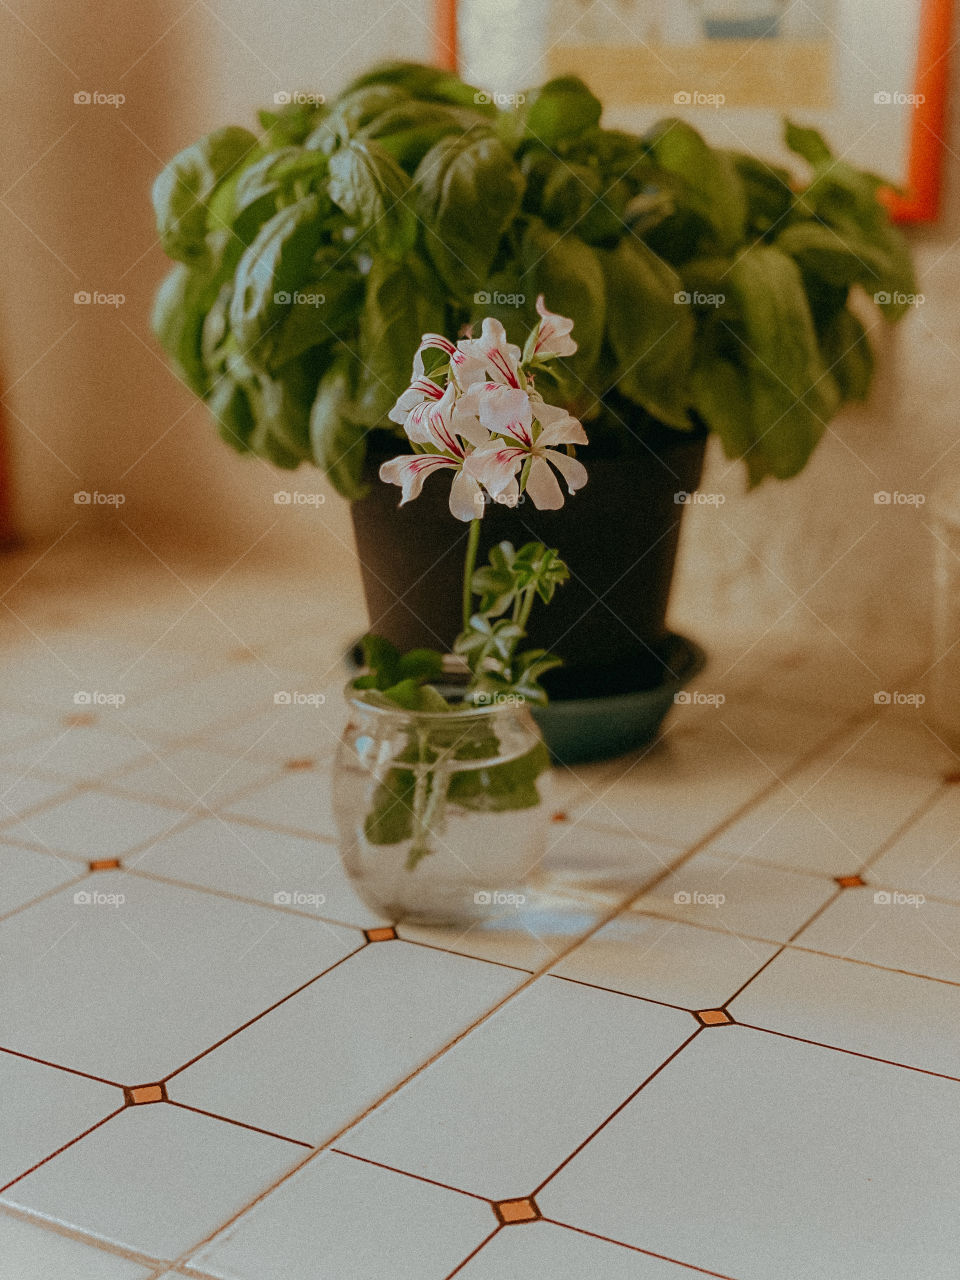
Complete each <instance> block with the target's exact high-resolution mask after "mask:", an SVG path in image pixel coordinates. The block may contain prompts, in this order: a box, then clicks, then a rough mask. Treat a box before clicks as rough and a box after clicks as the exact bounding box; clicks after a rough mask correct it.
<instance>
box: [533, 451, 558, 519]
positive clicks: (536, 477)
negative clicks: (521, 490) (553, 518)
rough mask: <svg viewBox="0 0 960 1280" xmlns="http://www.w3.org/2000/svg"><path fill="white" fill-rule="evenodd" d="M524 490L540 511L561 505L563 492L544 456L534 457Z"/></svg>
mask: <svg viewBox="0 0 960 1280" xmlns="http://www.w3.org/2000/svg"><path fill="white" fill-rule="evenodd" d="M526 492H527V493H529V495H530V499H531V501H532V502H533V505H534V506H535V507H537V508H539V510H540V511H556V510H557V508H558V507H562V506H563V492H562V490H561V488H560V486H559V485H558V484H557V477H556V476H555V475H554V474H553V472H552V471H551V470H550V463H549V462H547V460H546V458H534V460H533V462H532V463H531V466H530V474H529V475H528V476H527V487H526Z"/></svg>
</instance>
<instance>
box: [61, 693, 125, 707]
mask: <svg viewBox="0 0 960 1280" xmlns="http://www.w3.org/2000/svg"><path fill="white" fill-rule="evenodd" d="M126 700H127V695H126V694H125V693H100V692H99V691H96V690H95V691H93V692H91V691H90V690H88V689H78V690H77V692H76V693H75V694H74V695H73V702H74V706H77V707H122V706H123V704H124V703H125V702H126Z"/></svg>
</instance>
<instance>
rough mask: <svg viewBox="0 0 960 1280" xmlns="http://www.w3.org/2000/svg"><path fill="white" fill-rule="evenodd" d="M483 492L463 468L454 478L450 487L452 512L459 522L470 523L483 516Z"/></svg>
mask: <svg viewBox="0 0 960 1280" xmlns="http://www.w3.org/2000/svg"><path fill="white" fill-rule="evenodd" d="M483 510H484V503H483V490H482V489H481V488H480V485H479V484H478V483H477V481H476V480H475V479H474V478H473V476H471V475H468V474H467V472H466V471H465V470H464V469H463V468H461V469H460V471H459V472H458V473H457V474H456V475H455V476H454V477H453V484H452V485H451V486H450V512H451V514H452V515H454V516H456V518H457V519H458V520H463V521H464V522H466V523H469V522H470V521H471V520H476V519H477V518H478V517H479V516H482V515H483Z"/></svg>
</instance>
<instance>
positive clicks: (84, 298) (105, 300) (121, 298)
mask: <svg viewBox="0 0 960 1280" xmlns="http://www.w3.org/2000/svg"><path fill="white" fill-rule="evenodd" d="M126 300H127V295H126V294H125V293H104V292H103V291H102V290H100V289H94V290H92V291H91V290H90V289H78V290H77V291H76V293H75V294H74V295H73V302H74V306H77V307H115V308H116V307H122V306H123V304H124V303H125V302H126Z"/></svg>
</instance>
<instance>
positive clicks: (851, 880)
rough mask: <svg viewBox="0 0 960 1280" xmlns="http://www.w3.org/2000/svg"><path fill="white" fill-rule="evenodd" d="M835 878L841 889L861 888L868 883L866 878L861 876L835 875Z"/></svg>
mask: <svg viewBox="0 0 960 1280" xmlns="http://www.w3.org/2000/svg"><path fill="white" fill-rule="evenodd" d="M833 878H834V880H836V882H837V884H838V885H839V886H840V888H841V889H859V888H860V887H861V886H862V885H865V884H866V883H867V882H866V880H861V878H860V877H859V876H834V877H833Z"/></svg>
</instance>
